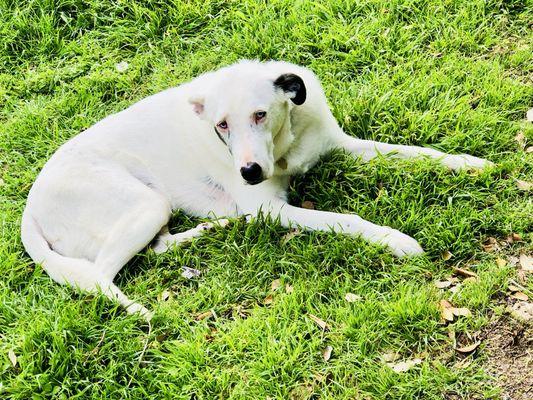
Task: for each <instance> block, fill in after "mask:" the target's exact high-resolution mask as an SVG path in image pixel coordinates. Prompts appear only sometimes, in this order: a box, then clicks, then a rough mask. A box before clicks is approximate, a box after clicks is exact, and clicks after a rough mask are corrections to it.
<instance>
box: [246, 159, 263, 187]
mask: <svg viewBox="0 0 533 400" xmlns="http://www.w3.org/2000/svg"><path fill="white" fill-rule="evenodd" d="M241 176H242V177H243V178H244V180H245V181H246V182H247V183H249V184H250V185H257V184H258V183H261V182H263V180H264V178H263V169H262V168H261V166H260V165H259V164H258V163H255V162H254V163H252V162H249V163H248V164H246V166H245V167H241Z"/></svg>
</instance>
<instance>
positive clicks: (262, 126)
mask: <svg viewBox="0 0 533 400" xmlns="http://www.w3.org/2000/svg"><path fill="white" fill-rule="evenodd" d="M254 67H255V68H254ZM261 67H262V65H261V64H250V65H245V66H244V68H231V67H230V68H227V69H225V70H220V71H217V72H215V73H213V75H212V76H210V77H209V79H208V83H207V84H206V85H205V86H204V87H201V90H200V93H198V94H197V95H193V96H192V97H191V98H190V99H189V102H190V103H191V104H192V107H193V109H194V111H195V113H196V114H197V115H198V116H199V117H200V118H202V119H203V120H205V121H207V122H209V123H210V124H211V125H212V126H213V135H215V136H218V138H219V139H220V140H221V141H222V142H223V143H224V144H225V145H226V146H227V147H228V150H229V152H230V153H231V155H232V158H233V162H234V167H235V168H236V170H237V171H238V172H239V173H240V174H241V176H242V178H243V179H244V180H245V181H246V182H247V183H248V184H251V185H255V184H257V183H260V182H262V181H264V180H265V179H268V178H270V177H271V176H272V175H273V173H274V164H275V162H276V161H277V158H278V157H280V152H281V153H282V152H284V151H286V150H287V149H282V148H283V147H287V146H288V143H287V140H286V139H281V137H282V136H290V110H291V108H292V107H294V106H299V105H301V104H303V103H304V102H305V99H306V87H305V84H304V81H303V80H302V78H301V77H299V76H298V75H295V74H293V73H284V74H276V75H275V76H272V73H271V72H270V71H269V70H268V69H266V68H261Z"/></svg>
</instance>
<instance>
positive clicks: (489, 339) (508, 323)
mask: <svg viewBox="0 0 533 400" xmlns="http://www.w3.org/2000/svg"><path fill="white" fill-rule="evenodd" d="M480 339H481V340H482V343H484V344H485V349H484V353H485V354H486V356H487V357H488V360H487V362H486V366H485V368H486V371H487V372H488V373H489V374H491V375H492V376H494V378H495V382H496V384H497V386H499V387H500V388H501V389H502V395H501V398H502V400H531V399H533V324H531V323H529V324H527V323H520V322H517V321H516V320H514V319H513V318H511V317H510V316H503V317H501V318H499V319H498V320H496V321H495V322H493V323H491V324H490V325H489V326H488V327H487V328H485V329H484V330H483V332H482V335H481V338H480Z"/></svg>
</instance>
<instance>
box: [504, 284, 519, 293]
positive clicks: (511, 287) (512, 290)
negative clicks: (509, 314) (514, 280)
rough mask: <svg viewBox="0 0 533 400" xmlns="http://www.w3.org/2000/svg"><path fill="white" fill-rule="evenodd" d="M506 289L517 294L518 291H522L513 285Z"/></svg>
mask: <svg viewBox="0 0 533 400" xmlns="http://www.w3.org/2000/svg"><path fill="white" fill-rule="evenodd" d="M507 289H509V291H510V292H519V291H520V290H522V289H521V288H519V287H518V286H515V285H509V287H508V288H507Z"/></svg>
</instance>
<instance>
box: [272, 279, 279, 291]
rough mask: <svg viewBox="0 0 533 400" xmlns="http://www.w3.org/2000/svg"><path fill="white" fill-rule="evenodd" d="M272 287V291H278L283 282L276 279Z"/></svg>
mask: <svg viewBox="0 0 533 400" xmlns="http://www.w3.org/2000/svg"><path fill="white" fill-rule="evenodd" d="M270 287H271V288H272V291H276V290H278V289H279V288H280V287H281V280H279V279H274V280H273V281H272V284H271V285H270Z"/></svg>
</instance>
